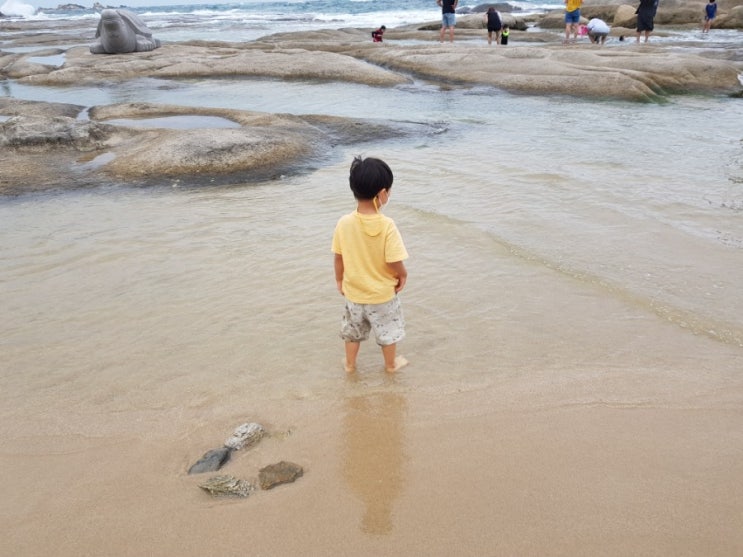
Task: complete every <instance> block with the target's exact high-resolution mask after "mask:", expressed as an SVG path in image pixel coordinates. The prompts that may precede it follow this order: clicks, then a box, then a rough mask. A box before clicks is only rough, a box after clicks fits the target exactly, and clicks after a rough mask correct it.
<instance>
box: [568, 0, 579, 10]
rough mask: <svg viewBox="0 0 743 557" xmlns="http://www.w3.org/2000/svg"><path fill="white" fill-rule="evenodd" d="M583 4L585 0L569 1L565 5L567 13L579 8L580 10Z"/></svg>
mask: <svg viewBox="0 0 743 557" xmlns="http://www.w3.org/2000/svg"><path fill="white" fill-rule="evenodd" d="M582 3H583V0H568V1H567V2H566V4H565V11H566V12H574V11H575V10H577V9H578V8H580V5H581V4H582Z"/></svg>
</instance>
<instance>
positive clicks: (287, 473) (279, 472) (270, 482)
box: [258, 460, 304, 489]
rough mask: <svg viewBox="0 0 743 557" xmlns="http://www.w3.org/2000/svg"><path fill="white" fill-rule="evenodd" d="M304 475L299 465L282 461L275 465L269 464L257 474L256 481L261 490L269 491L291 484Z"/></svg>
mask: <svg viewBox="0 0 743 557" xmlns="http://www.w3.org/2000/svg"><path fill="white" fill-rule="evenodd" d="M302 474H304V469H303V468H302V467H301V466H300V465H299V464H294V463H293V462H287V461H285V460H282V461H281V462H277V463H276V464H269V465H268V466H265V467H263V468H261V469H260V471H259V472H258V481H259V482H260V484H261V489H271V488H273V487H276V486H277V485H281V484H285V483H291V482H293V481H294V480H296V479H297V478H299V477H301V476H302Z"/></svg>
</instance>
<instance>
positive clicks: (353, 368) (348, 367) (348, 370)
mask: <svg viewBox="0 0 743 557" xmlns="http://www.w3.org/2000/svg"><path fill="white" fill-rule="evenodd" d="M341 362H342V363H343V369H345V370H346V373H353V372H354V371H356V366H351V365H348V362H347V361H346V359H345V358H343V359H342V360H341Z"/></svg>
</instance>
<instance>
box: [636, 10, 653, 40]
mask: <svg viewBox="0 0 743 557" xmlns="http://www.w3.org/2000/svg"><path fill="white" fill-rule="evenodd" d="M657 9H658V2H657V0H640V5H639V6H638V7H637V10H636V11H635V13H636V14H637V41H636V42H638V43H639V42H640V35H642V34H643V33H644V34H645V42H648V39H649V38H650V33H652V32H653V28H654V25H653V20H655V12H656V11H657Z"/></svg>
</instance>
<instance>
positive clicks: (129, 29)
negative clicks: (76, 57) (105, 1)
mask: <svg viewBox="0 0 743 557" xmlns="http://www.w3.org/2000/svg"><path fill="white" fill-rule="evenodd" d="M95 38H96V39H97V40H96V42H94V43H93V44H92V45H90V52H92V53H93V54H126V53H128V52H148V51H150V50H155V49H156V48H158V47H159V46H160V40H159V39H155V38H154V37H153V36H152V31H150V29H149V28H148V27H147V25H145V23H144V21H142V20H141V19H140V18H139V16H138V15H137V14H135V13H134V12H130V11H129V10H114V9H106V10H103V11H102V12H101V19H100V21H99V22H98V29H97V30H96V32H95Z"/></svg>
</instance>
